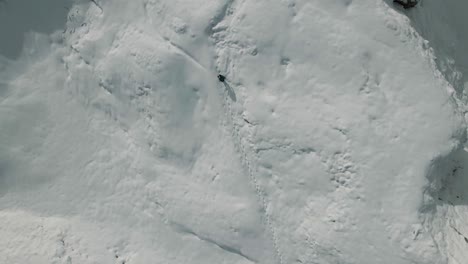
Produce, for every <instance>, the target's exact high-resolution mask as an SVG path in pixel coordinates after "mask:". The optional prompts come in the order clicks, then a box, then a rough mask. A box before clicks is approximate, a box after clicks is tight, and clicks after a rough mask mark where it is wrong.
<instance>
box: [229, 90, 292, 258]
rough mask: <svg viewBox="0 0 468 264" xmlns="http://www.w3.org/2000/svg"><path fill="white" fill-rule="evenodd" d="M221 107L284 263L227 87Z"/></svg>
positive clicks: (274, 245) (276, 251) (266, 224)
mask: <svg viewBox="0 0 468 264" xmlns="http://www.w3.org/2000/svg"><path fill="white" fill-rule="evenodd" d="M223 88H224V87H223ZM223 108H224V110H225V116H226V122H227V123H228V124H227V125H231V129H230V130H231V136H232V138H233V140H234V148H235V149H236V150H237V151H238V153H239V154H240V161H241V164H242V166H243V168H244V170H245V171H246V172H247V174H248V176H249V179H250V184H251V185H252V186H253V187H254V188H255V193H256V196H257V199H258V200H259V202H260V206H261V210H262V211H263V213H264V215H263V218H264V221H265V223H264V224H265V226H266V227H267V229H268V231H269V232H270V235H271V240H272V244H273V247H274V250H275V256H276V259H277V260H278V263H279V264H284V260H283V255H282V254H281V251H280V249H279V246H278V237H277V234H276V231H275V229H274V227H273V224H272V222H271V216H270V214H269V213H268V211H267V208H268V204H267V201H266V198H265V192H264V191H263V190H262V188H261V187H260V184H259V183H258V180H257V177H256V176H255V173H254V170H253V169H252V164H251V162H250V161H249V157H248V150H247V149H246V147H244V145H243V144H242V137H241V135H240V133H239V127H238V126H237V125H236V123H235V115H234V111H233V110H232V106H231V100H230V96H229V94H228V91H227V89H224V92H223ZM229 123H230V124H229Z"/></svg>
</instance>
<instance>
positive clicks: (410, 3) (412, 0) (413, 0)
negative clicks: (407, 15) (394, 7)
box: [393, 0, 418, 9]
mask: <svg viewBox="0 0 468 264" xmlns="http://www.w3.org/2000/svg"><path fill="white" fill-rule="evenodd" d="M393 3H397V4H400V5H401V6H403V8H404V9H408V8H412V7H415V6H416V5H417V4H418V0H406V1H405V0H393Z"/></svg>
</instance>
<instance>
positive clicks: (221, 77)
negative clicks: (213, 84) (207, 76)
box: [218, 74, 226, 83]
mask: <svg viewBox="0 0 468 264" xmlns="http://www.w3.org/2000/svg"><path fill="white" fill-rule="evenodd" d="M218 80H219V81H220V82H222V83H223V82H224V81H225V80H226V77H225V76H224V75H221V74H220V75H218Z"/></svg>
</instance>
